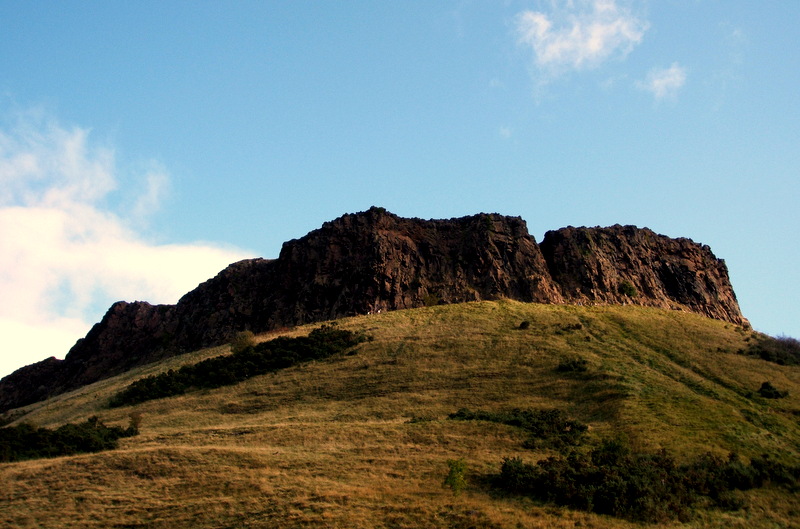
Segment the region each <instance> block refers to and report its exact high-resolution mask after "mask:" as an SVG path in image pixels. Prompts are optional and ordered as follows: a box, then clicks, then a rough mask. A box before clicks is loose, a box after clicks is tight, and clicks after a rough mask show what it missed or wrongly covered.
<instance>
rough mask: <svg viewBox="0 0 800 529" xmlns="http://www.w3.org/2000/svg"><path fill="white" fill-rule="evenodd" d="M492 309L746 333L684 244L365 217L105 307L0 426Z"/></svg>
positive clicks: (17, 388)
mask: <svg viewBox="0 0 800 529" xmlns="http://www.w3.org/2000/svg"><path fill="white" fill-rule="evenodd" d="M496 299H513V300H517V301H523V302H537V303H553V304H563V303H569V304H577V305H583V304H622V305H625V304H635V305H642V306H652V307H660V308H668V309H679V310H688V311H691V312H695V313H697V314H702V315H705V316H709V317H712V318H715V319H719V320H722V321H726V322H730V323H734V324H737V325H747V320H746V319H745V318H744V317H743V316H742V313H741V311H740V309H739V304H738V302H737V300H736V295H735V293H734V291H733V287H732V286H731V283H730V279H729V277H728V270H727V267H726V266H725V262H724V261H723V260H721V259H718V258H717V257H716V256H715V255H714V254H713V253H712V252H711V249H710V248H709V247H708V246H705V245H701V244H698V243H695V242H694V241H691V240H690V239H686V238H677V239H674V238H670V237H667V236H664V235H659V234H656V233H655V232H653V231H651V230H649V229H647V228H637V227H635V226H619V225H615V226H610V227H607V228H599V227H597V228H572V227H568V228H562V229H559V230H555V231H550V232H547V233H546V234H545V236H544V239H543V241H542V243H541V245H539V244H537V242H536V240H535V239H534V238H533V237H532V236H531V235H530V234H529V233H528V228H527V226H526V224H525V221H524V220H522V219H521V218H519V217H507V216H503V215H496V214H483V213H482V214H478V215H473V216H468V217H462V218H456V219H443V220H422V219H406V218H401V217H398V216H397V215H393V214H392V213H389V212H387V211H386V210H384V209H382V208H371V209H370V210H368V211H365V212H361V213H356V214H346V215H343V216H341V217H339V218H338V219H335V220H333V221H331V222H326V223H325V224H323V226H322V227H321V228H319V229H317V230H314V231H312V232H310V233H308V234H307V235H305V236H304V237H301V238H300V239H296V240H292V241H288V242H286V243H285V244H284V245H283V248H282V249H281V252H280V255H279V257H278V258H277V259H274V260H267V259H260V258H259V259H249V260H245V261H241V262H238V263H234V264H232V265H230V266H228V267H227V268H226V269H224V270H222V271H221V272H220V273H219V274H218V275H217V276H216V277H214V278H212V279H209V280H208V281H206V282H204V283H202V284H201V285H199V286H198V287H197V288H196V289H194V290H192V291H191V292H188V293H187V294H186V295H184V296H183V297H182V298H181V299H180V300H179V301H178V303H177V304H175V305H156V306H153V305H150V304H149V303H147V302H144V301H136V302H132V303H129V302H125V301H120V302H117V303H115V304H114V305H112V306H111V308H110V309H109V310H108V311H107V313H106V314H105V316H104V317H103V319H102V320H101V321H100V322H99V323H97V324H96V325H94V327H93V328H92V329H91V330H90V331H89V333H88V334H87V335H86V337H85V338H82V339H80V340H78V342H77V343H76V344H75V346H74V347H72V349H71V350H70V351H69V353H68V354H67V355H66V357H65V358H64V360H57V359H55V358H50V359H47V360H43V361H41V362H38V363H36V364H33V365H30V366H27V367H23V368H21V369H19V370H17V371H16V372H14V373H12V374H11V375H8V376H6V377H4V378H3V379H2V380H0V412H3V411H6V410H9V409H12V408H18V407H20V406H24V405H27V404H30V403H33V402H37V401H40V400H44V399H46V398H49V397H53V396H55V395H57V394H60V393H64V392H65V391H70V390H74V389H76V388H79V387H81V386H84V385H86V384H90V383H92V382H96V381H98V380H101V379H103V378H107V377H110V376H113V375H118V374H120V373H123V372H125V371H127V370H129V369H131V368H134V367H137V366H141V365H145V364H147V363H150V362H154V361H157V360H160V359H163V358H166V357H169V356H174V355H177V354H182V353H185V352H187V351H193V350H196V349H199V348H201V347H210V346H214V345H220V344H223V343H226V342H228V341H230V340H231V338H232V337H233V336H234V335H235V334H236V333H237V332H240V331H244V330H249V331H253V332H268V331H273V330H275V329H280V328H285V327H293V326H296V325H302V324H306V323H313V322H319V321H325V320H332V319H336V318H341V317H346V316H355V315H359V314H370V313H378V312H386V311H392V310H401V309H410V308H417V307H424V306H430V305H437V304H451V303H463V302H468V301H484V300H496Z"/></svg>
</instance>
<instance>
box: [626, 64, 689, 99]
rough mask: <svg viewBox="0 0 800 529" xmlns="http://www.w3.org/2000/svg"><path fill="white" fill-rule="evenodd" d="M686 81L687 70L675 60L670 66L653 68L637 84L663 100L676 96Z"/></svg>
mask: <svg viewBox="0 0 800 529" xmlns="http://www.w3.org/2000/svg"><path fill="white" fill-rule="evenodd" d="M685 83H686V70H685V69H684V68H683V67H682V66H680V65H679V64H678V63H677V62H674V63H672V66H670V67H669V68H653V69H652V70H650V72H649V73H648V74H647V78H646V79H645V80H644V81H639V82H638V83H637V86H638V87H639V88H641V89H642V90H647V91H648V92H651V93H652V94H653V96H654V97H655V98H656V100H661V99H664V98H667V97H675V96H676V95H677V93H678V90H680V89H681V87H682V86H683V85H684V84H685Z"/></svg>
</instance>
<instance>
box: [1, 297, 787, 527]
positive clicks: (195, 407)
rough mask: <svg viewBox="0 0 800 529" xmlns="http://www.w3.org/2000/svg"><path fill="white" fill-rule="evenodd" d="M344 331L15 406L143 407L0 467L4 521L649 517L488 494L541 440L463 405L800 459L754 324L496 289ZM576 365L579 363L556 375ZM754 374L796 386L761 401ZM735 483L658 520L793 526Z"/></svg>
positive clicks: (165, 523) (75, 413)
mask: <svg viewBox="0 0 800 529" xmlns="http://www.w3.org/2000/svg"><path fill="white" fill-rule="evenodd" d="M522 322H528V325H527V328H525V329H521V328H520V324H521V323H522ZM338 325H339V326H340V327H341V328H343V329H352V330H357V331H363V332H365V333H366V334H368V335H369V336H371V337H372V338H373V339H372V341H369V342H366V343H363V344H361V345H359V346H358V347H357V349H356V350H355V351H354V352H352V353H351V354H345V355H340V356H336V357H333V358H330V359H326V360H324V361H317V362H311V363H307V364H303V365H299V366H296V367H292V368H289V369H286V370H283V371H280V372H277V373H273V374H268V375H264V376H260V377H256V378H253V379H250V380H248V381H245V382H242V383H239V384H237V385H235V386H229V387H224V388H219V389H215V390H203V391H198V392H194V393H189V394H186V395H183V396H179V397H173V398H168V399H162V400H155V401H150V402H146V403H143V404H139V405H137V406H134V407H122V408H114V409H109V408H108V406H107V402H108V399H109V398H110V397H111V395H113V394H114V393H115V392H117V391H119V390H120V389H122V388H124V387H125V386H126V385H127V384H129V383H131V382H132V381H134V380H136V379H138V378H141V377H142V376H145V375H147V374H152V373H158V372H161V371H165V370H167V369H170V368H175V367H178V366H180V365H183V364H186V363H190V362H196V361H198V360H201V359H204V358H208V357H211V356H216V355H219V354H224V353H226V352H227V350H228V348H227V347H220V348H215V349H209V350H203V351H197V352H195V353H191V354H189V355H184V356H181V357H178V358H172V359H169V360H167V361H165V362H163V363H160V364H156V365H151V366H146V367H145V368H141V369H138V370H136V371H133V372H129V373H126V374H124V375H122V376H119V377H116V378H113V379H110V380H105V381H101V382H99V383H96V384H93V385H91V386H88V387H86V388H82V389H80V390H78V391H76V392H73V393H70V394H66V395H62V396H59V397H57V398H54V399H52V400H50V401H48V402H46V403H40V404H36V405H32V406H30V407H28V408H27V410H26V411H27V412H28V413H27V414H26V415H25V416H24V418H23V419H21V420H24V421H27V422H30V423H33V424H36V425H38V426H49V427H55V426H59V425H61V424H63V423H65V422H79V421H84V420H86V419H87V418H88V417H90V416H92V415H97V416H99V417H100V418H101V419H102V420H103V421H104V422H105V423H106V424H110V425H120V426H127V424H128V416H129V414H131V413H132V412H137V413H141V414H142V425H141V433H140V435H138V436H136V437H132V438H128V439H124V440H122V442H121V446H120V448H119V449H117V450H114V451H110V452H103V453H98V454H90V455H79V456H70V457H62V458H56V459H47V460H35V461H24V462H19V463H7V464H2V465H0V480H2V483H3V486H2V488H0V526H2V527H20V528H27V527H30V528H34V527H37V528H38V527H45V528H49V527H53V528H56V527H58V528H72V527H74V528H78V527H80V528H101V527H102V528H106V527H119V528H123V527H130V528H133V527H154V528H172V527H192V528H221V527H241V528H269V527H290V528H293V527H335V528H339V527H341V528H417V527H426V528H454V529H455V528H463V529H466V528H482V527H486V528H494V527H498V528H500V527H502V528H506V527H507V528H518V527H519V528H523V527H524V528H528V527H530V528H536V527H542V528H544V527H555V528H561V527H564V528H567V527H569V528H571V527H594V528H611V527H614V528H623V527H641V525H640V524H635V523H632V522H627V521H624V520H620V519H616V518H611V517H607V516H600V515H594V514H590V513H584V512H579V511H573V510H569V509H567V508H561V507H557V506H552V505H548V504H542V503H537V502H534V501H531V500H528V499H525V498H520V497H515V496H512V495H508V494H501V493H498V492H497V491H496V490H494V489H493V488H491V487H490V486H489V484H488V480H489V478H490V477H491V476H492V475H494V474H497V472H498V471H499V467H500V464H501V462H502V459H503V458H504V457H512V456H519V457H521V458H522V459H523V460H525V461H529V462H534V461H536V460H538V459H541V458H544V457H547V456H549V455H553V452H548V451H546V450H543V451H532V450H528V449H525V448H523V446H522V445H523V442H524V441H525V438H526V437H525V434H524V432H521V431H520V430H519V429H516V428H513V427H510V426H505V425H502V424H495V423H488V422H479V421H452V420H448V419H447V415H448V414H450V413H453V412H455V411H456V410H458V409H460V408H469V409H482V410H502V409H508V408H515V407H516V408H557V409H560V410H563V411H564V412H566V413H567V414H568V415H569V416H571V417H574V418H575V419H578V420H580V421H581V422H584V423H586V424H588V425H589V426H590V429H589V432H588V436H589V439H590V441H592V440H594V441H597V440H599V439H602V438H609V437H616V438H623V439H625V440H626V441H627V442H629V443H630V444H631V445H632V446H634V447H636V448H637V449H640V450H646V451H647V450H657V449H660V448H666V449H668V450H669V451H671V452H672V453H673V455H675V457H676V458H678V459H690V458H693V457H696V456H698V455H701V454H705V453H707V452H712V453H715V454H719V455H722V456H727V454H728V453H729V452H737V453H738V454H739V455H740V456H742V458H744V459H745V460H746V459H748V458H750V457H755V456H759V455H761V454H764V453H767V454H770V456H771V457H772V458H775V459H778V460H780V461H782V462H785V463H787V464H792V465H798V464H800V450H799V449H798V447H800V424H798V421H800V367H798V366H779V365H776V364H773V363H768V362H765V361H763V360H759V359H755V358H751V357H747V356H743V355H740V354H737V351H739V350H741V349H744V348H746V347H747V345H748V343H749V342H750V341H752V340H753V339H754V338H755V336H754V334H753V333H752V332H750V331H746V330H744V329H741V328H737V327H736V326H734V325H731V324H726V323H724V322H719V321H715V320H709V319H706V318H703V317H701V316H698V315H695V314H689V313H684V312H677V311H663V310H657V309H648V308H641V307H632V306H626V307H621V306H615V307H575V306H556V305H537V304H523V303H517V302H510V301H500V302H482V303H470V304H464V305H451V306H437V307H430V308H424V309H415V310H408V311H398V312H390V313H384V314H377V315H371V316H363V317H358V318H351V319H346V320H341V321H340V322H339V323H338ZM311 328H313V327H307V328H299V329H293V330H291V331H286V332H285V333H275V334H272V335H265V336H260V337H258V339H260V340H267V339H270V338H272V337H274V336H277V335H279V334H283V335H304V334H307V333H308V331H309V330H310V329H311ZM568 359H571V360H585V361H586V365H587V367H588V370H587V371H586V372H574V373H571V372H566V373H565V372H560V371H558V370H557V367H558V366H559V364H561V363H563V362H564V360H568ZM765 381H770V382H771V383H772V384H773V385H774V386H775V387H777V388H779V389H781V390H788V391H789V396H788V397H786V398H783V399H777V400H771V399H763V398H761V397H759V396H758V393H757V390H758V388H759V387H760V385H761V383H762V382H765ZM457 458H463V459H464V460H465V461H466V463H467V478H468V485H467V488H466V490H465V491H464V492H462V493H461V494H459V495H454V493H453V492H452V491H451V490H449V489H448V488H446V487H443V486H442V482H443V480H444V478H445V476H446V475H447V472H448V466H447V460H448V459H457ZM743 497H744V498H745V499H746V505H747V506H746V507H745V508H743V509H740V510H737V511H731V512H727V511H722V510H718V509H713V508H712V509H698V510H697V512H695V513H694V517H693V518H692V520H691V521H689V522H686V523H680V522H677V521H675V522H669V523H667V524H665V525H663V526H665V527H698V528H699V527H719V528H722V527H725V528H753V527H765V528H766V527H800V500H798V498H797V496H796V495H792V494H791V493H789V492H787V491H785V490H784V489H779V488H777V487H766V488H762V489H757V490H753V491H749V492H746V493H744V494H743ZM652 527H657V526H656V525H653V526H652Z"/></svg>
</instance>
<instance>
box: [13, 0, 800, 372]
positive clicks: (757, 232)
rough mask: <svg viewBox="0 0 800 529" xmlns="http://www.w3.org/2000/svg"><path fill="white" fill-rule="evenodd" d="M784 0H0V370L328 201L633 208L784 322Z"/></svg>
mask: <svg viewBox="0 0 800 529" xmlns="http://www.w3.org/2000/svg"><path fill="white" fill-rule="evenodd" d="M799 42H800V3H797V2H794V1H785V2H769V3H766V4H763V5H762V4H756V3H753V2H749V1H744V0H724V1H723V0H718V1H717V0H693V1H687V0H658V1H655V0H572V1H549V0H544V1H536V0H530V1H513V0H510V1H505V2H500V1H489V0H486V1H479V0H475V1H469V0H462V1H438V2H430V1H407V2H393V3H390V2H379V1H377V0H373V1H348V2H311V1H307V2H305V1H304V2H276V1H266V0H265V1H259V2H244V1H241V2H225V1H223V2H148V1H137V2H120V1H112V2H107V1H102V2H99V1H98V2H92V1H80V2H78V1H59V2H48V1H38V2H13V1H2V0H0V292H2V297H0V300H1V301H0V334H2V335H3V350H2V351H0V376H1V375H3V374H6V373H9V372H11V371H13V370H14V369H16V368H18V367H21V366H23V365H26V364H29V363H32V362H34V361H38V360H41V359H43V358H46V357H48V356H56V357H59V358H63V356H64V354H66V352H67V351H68V350H69V348H70V347H71V345H72V344H73V343H74V342H75V340H76V339H78V338H80V337H82V336H83V335H85V333H86V332H87V331H88V329H89V328H90V327H91V325H92V324H93V323H94V322H96V321H99V319H100V318H101V317H102V315H103V313H104V312H105V310H106V308H107V307H108V306H109V305H110V304H111V303H112V302H113V301H116V300H120V299H124V300H129V301H132V300H137V299H143V300H148V301H151V302H160V303H174V302H176V301H177V299H178V298H179V297H180V295H181V294H183V293H185V292H186V291H188V290H190V289H191V288H194V286H196V285H197V284H198V283H200V282H202V281H203V280H205V279H207V278H209V277H211V276H213V275H215V274H216V273H217V272H218V271H219V270H220V269H222V268H223V267H224V266H225V265H226V264H228V263H230V262H232V261H235V260H238V259H241V258H246V257H256V256H263V257H277V255H278V253H279V251H280V246H281V243H282V242H284V241H286V240H289V239H293V238H297V237H300V236H302V235H304V234H305V233H307V232H308V231H310V230H312V229H315V228H317V227H319V226H320V225H321V224H322V223H323V222H325V221H327V220H331V219H333V218H336V217H338V216H340V215H342V214H344V213H347V212H356V211H363V210H365V209H367V208H369V207H370V206H372V205H378V206H383V207H385V208H387V209H389V210H390V211H392V212H394V213H396V214H398V215H401V216H407V217H421V218H449V217H456V216H463V215H471V214H475V213H479V212H497V213H502V214H507V215H515V216H521V217H523V218H524V219H525V220H526V221H527V222H528V227H529V229H530V231H531V233H532V235H534V237H536V239H537V240H539V241H541V239H542V236H543V234H544V232H545V231H547V230H550V229H557V228H560V227H563V226H567V225H573V226H581V225H587V226H597V225H600V226H606V225H611V224H616V223H620V224H635V225H638V226H647V227H649V228H651V229H653V230H655V231H656V232H659V233H663V234H665V235H669V236H672V237H689V238H692V239H693V240H695V241H697V242H701V243H704V244H708V245H710V246H711V248H712V250H713V251H714V253H715V254H716V255H717V256H718V257H720V258H723V259H725V260H726V262H727V264H728V268H729V271H730V274H731V279H732V282H733V285H734V288H735V290H736V292H737V295H738V297H739V302H740V304H741V307H742V310H743V312H744V314H745V316H746V317H748V318H749V319H750V320H751V322H752V324H753V326H754V327H755V328H756V329H757V330H760V331H763V332H767V333H769V334H773V335H778V334H787V335H791V336H795V337H800V321H798V317H799V316H800V310H798V304H797V300H798V299H800V271H798V270H800V268H799V267H798V265H797V263H798V262H800V235H798V226H800V218H798V217H799V216H800V215H798V207H797V205H798V202H800V105H799V104H798V98H797V95H798V86H800V44H798V43H799Z"/></svg>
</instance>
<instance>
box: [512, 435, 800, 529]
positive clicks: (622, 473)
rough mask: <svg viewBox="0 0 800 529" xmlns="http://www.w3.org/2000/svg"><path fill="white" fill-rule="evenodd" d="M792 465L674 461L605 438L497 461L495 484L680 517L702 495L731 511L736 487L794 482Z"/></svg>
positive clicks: (621, 510)
mask: <svg viewBox="0 0 800 529" xmlns="http://www.w3.org/2000/svg"><path fill="white" fill-rule="evenodd" d="M798 480H800V467H789V466H786V465H783V464H780V463H777V462H775V461H772V460H770V459H769V458H768V457H766V456H765V457H763V458H756V459H753V460H752V461H751V462H750V464H749V465H745V464H744V463H742V462H741V461H740V460H739V458H738V457H737V456H736V455H735V454H731V455H730V456H729V457H728V459H727V460H725V459H722V458H720V457H717V456H714V455H711V454H707V455H705V456H703V457H701V458H699V459H697V460H696V461H694V462H691V463H688V464H684V465H679V464H678V463H677V462H676V461H675V459H674V458H673V457H672V456H671V455H670V454H669V453H668V452H667V451H665V450H662V451H660V452H657V453H652V454H644V453H632V451H631V450H630V449H629V448H628V447H627V446H626V445H625V444H624V443H622V442H620V441H616V440H610V441H605V442H604V443H603V444H602V445H601V446H599V447H598V448H595V449H594V450H592V451H590V452H589V453H588V454H580V453H577V452H572V453H570V454H569V455H568V456H566V457H550V458H547V459H545V460H542V461H539V462H538V463H536V464H529V463H524V462H523V461H522V460H521V459H520V458H506V459H505V460H503V463H502V466H501V469H500V474H499V475H498V476H497V478H496V484H497V486H498V487H500V488H502V489H504V490H506V491H508V492H511V493H514V494H521V495H525V496H529V497H532V498H535V499H538V500H542V501H546V502H552V503H556V504H558V505H564V506H568V507H572V508H575V509H580V510H585V511H591V512H595V513H598V514H608V515H612V516H617V517H622V518H626V519H629V520H634V521H644V522H659V521H666V520H669V519H673V518H678V519H681V520H682V521H686V520H687V519H688V518H689V515H690V509H691V507H692V506H693V505H694V504H695V503H697V502H698V501H699V500H700V499H701V498H707V500H709V501H711V502H712V503H713V504H714V505H716V506H717V507H719V508H723V509H729V510H730V509H738V508H741V507H742V506H743V500H742V498H741V497H740V496H738V495H737V494H736V493H735V491H736V490H749V489H752V488H755V487H760V486H762V485H764V484H766V483H774V484H780V485H784V486H789V487H795V488H796V487H797V485H798Z"/></svg>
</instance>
